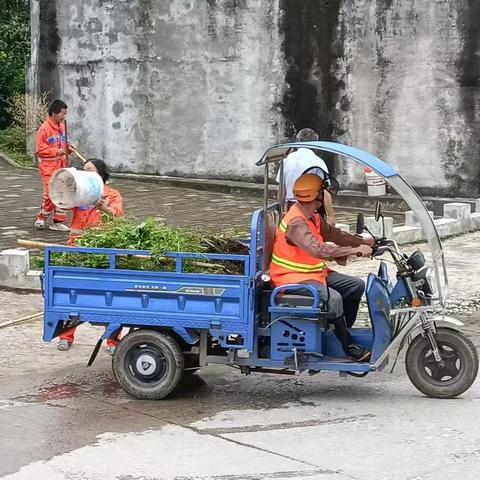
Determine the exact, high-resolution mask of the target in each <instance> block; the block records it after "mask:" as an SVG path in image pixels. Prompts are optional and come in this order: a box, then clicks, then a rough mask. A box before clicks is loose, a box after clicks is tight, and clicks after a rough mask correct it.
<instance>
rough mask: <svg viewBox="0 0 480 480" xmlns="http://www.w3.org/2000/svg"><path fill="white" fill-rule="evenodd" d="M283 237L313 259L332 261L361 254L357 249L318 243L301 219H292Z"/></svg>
mask: <svg viewBox="0 0 480 480" xmlns="http://www.w3.org/2000/svg"><path fill="white" fill-rule="evenodd" d="M337 230H338V229H337ZM285 236H286V238H287V241H288V242H290V243H292V244H294V245H296V246H297V247H299V248H301V249H302V250H304V251H305V252H307V253H309V254H310V255H312V256H313V257H316V258H322V259H324V260H334V259H336V258H342V257H348V256H350V255H357V253H361V252H360V251H359V249H358V248H357V247H353V246H338V245H328V244H326V243H322V242H320V241H319V240H318V239H317V238H316V237H315V235H313V233H312V232H311V231H310V228H309V227H308V225H307V223H306V222H305V220H304V219H303V218H302V217H297V218H293V219H292V220H291V221H290V223H289V224H288V228H287V231H286V233H285ZM359 245H360V244H359Z"/></svg>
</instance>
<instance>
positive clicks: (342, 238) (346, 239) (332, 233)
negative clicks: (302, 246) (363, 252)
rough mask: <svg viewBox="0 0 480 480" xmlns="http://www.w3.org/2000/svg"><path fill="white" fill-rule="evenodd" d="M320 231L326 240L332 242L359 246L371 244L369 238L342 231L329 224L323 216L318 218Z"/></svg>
mask: <svg viewBox="0 0 480 480" xmlns="http://www.w3.org/2000/svg"><path fill="white" fill-rule="evenodd" d="M320 233H321V234H322V237H323V239H324V240H325V241H326V242H332V243H335V244H337V245H342V246H350V247H359V246H360V245H368V246H372V245H373V242H372V240H371V239H364V238H360V237H357V236H355V235H352V234H351V233H347V232H344V231H343V230H340V229H339V228H337V227H333V226H332V225H329V224H328V223H327V222H325V220H323V218H321V219H320Z"/></svg>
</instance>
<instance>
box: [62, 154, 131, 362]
mask: <svg viewBox="0 0 480 480" xmlns="http://www.w3.org/2000/svg"><path fill="white" fill-rule="evenodd" d="M83 169H84V170H87V171H89V172H94V173H97V174H98V175H100V177H102V180H103V183H104V187H103V194H102V198H101V199H100V200H99V201H98V202H97V203H95V205H83V206H81V207H75V208H73V209H72V223H71V225H70V231H71V234H70V237H69V239H68V244H69V245H75V240H76V239H77V238H78V237H79V236H80V235H81V233H82V231H83V230H85V229H86V228H89V227H94V226H96V225H98V224H99V223H100V222H101V221H102V213H104V214H106V215H107V216H108V217H110V218H113V217H122V216H123V200H122V196H121V195H120V192H119V191H118V190H115V189H113V188H111V187H110V186H109V185H108V179H109V178H110V174H109V172H108V168H107V165H106V164H105V162H104V161H103V160H100V159H98V158H91V159H89V160H88V161H87V162H86V163H85V165H84V167H83ZM76 328H77V327H72V328H70V329H68V330H66V331H65V332H63V333H62V334H60V335H59V338H60V340H59V342H58V344H57V349H58V350H63V351H65V350H68V349H69V348H70V347H71V346H72V344H73V342H74V340H75V338H74V335H75V330H76ZM120 332H121V329H118V330H116V331H115V332H113V333H112V335H111V336H110V337H109V338H108V339H107V347H108V349H109V352H110V353H113V352H114V350H115V347H116V346H117V344H118V342H119V340H118V336H119V334H120Z"/></svg>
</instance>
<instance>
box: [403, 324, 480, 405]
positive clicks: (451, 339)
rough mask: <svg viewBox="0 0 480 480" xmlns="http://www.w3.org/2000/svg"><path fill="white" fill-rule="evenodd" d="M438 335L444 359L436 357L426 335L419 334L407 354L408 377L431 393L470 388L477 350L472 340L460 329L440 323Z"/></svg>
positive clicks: (446, 393)
mask: <svg viewBox="0 0 480 480" xmlns="http://www.w3.org/2000/svg"><path fill="white" fill-rule="evenodd" d="M435 339H436V341H437V345H438V348H439V350H440V356H441V357H442V363H438V362H437V361H436V360H435V358H434V356H433V353H432V349H431V347H430V343H429V341H428V340H427V338H425V337H423V336H422V335H419V336H418V337H416V338H415V339H414V340H413V341H412V343H411V344H410V345H409V347H408V350H407V354H406V356H405V367H406V370H407V374H408V377H409V378H410V381H411V382H412V383H413V385H415V387H416V388H417V389H418V390H420V391H421V392H422V393H424V394H425V395H427V396H429V397H434V398H454V397H457V396H458V395H461V394H462V393H463V392H465V391H466V390H468V389H469V388H470V386H471V385H472V383H473V382H474V381H475V378H476V377H477V373H478V354H477V351H476V349H475V346H474V345H473V343H472V341H471V340H470V339H469V338H468V337H466V336H465V335H464V334H463V333H462V332H459V331H458V330H453V329H451V328H444V327H440V328H438V329H437V332H436V333H435Z"/></svg>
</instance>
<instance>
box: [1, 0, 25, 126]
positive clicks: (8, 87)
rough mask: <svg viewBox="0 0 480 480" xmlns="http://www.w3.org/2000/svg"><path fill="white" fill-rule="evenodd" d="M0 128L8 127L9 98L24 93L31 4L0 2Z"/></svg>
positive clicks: (7, 0)
mask: <svg viewBox="0 0 480 480" xmlns="http://www.w3.org/2000/svg"><path fill="white" fill-rule="evenodd" d="M0 12H1V13H2V14H1V15H0V72H1V74H0V127H6V126H8V125H9V124H10V123H11V121H12V117H11V115H10V114H9V112H8V106H9V102H10V99H11V98H12V97H13V96H14V95H15V94H17V93H24V92H25V60H26V58H27V56H28V55H29V53H30V2H29V1H28V0H0Z"/></svg>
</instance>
